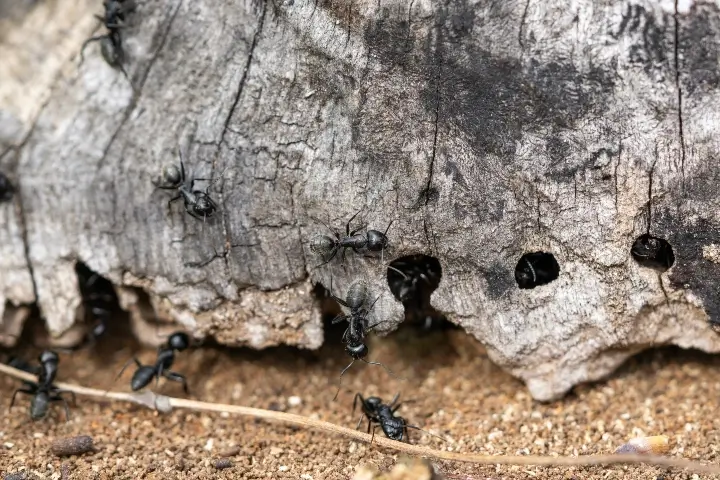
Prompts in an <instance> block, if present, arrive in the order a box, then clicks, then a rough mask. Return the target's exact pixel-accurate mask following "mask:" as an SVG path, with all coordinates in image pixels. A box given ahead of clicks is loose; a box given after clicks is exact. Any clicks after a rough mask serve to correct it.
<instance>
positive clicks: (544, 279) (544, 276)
mask: <svg viewBox="0 0 720 480" xmlns="http://www.w3.org/2000/svg"><path fill="white" fill-rule="evenodd" d="M559 275H560V265H558V263H557V260H555V256H554V255H553V254H552V253H545V252H532V253H526V254H524V255H523V256H522V257H520V260H519V261H518V263H517V266H516V267H515V281H516V282H517V284H518V287H519V288H522V289H529V288H535V287H539V286H540V285H547V284H548V283H550V282H552V281H553V280H555V279H556V278H558V276H559Z"/></svg>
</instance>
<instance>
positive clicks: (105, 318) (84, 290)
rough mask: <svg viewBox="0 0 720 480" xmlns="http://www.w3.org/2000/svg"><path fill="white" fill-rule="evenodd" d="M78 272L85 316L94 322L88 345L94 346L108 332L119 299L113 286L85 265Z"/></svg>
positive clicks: (80, 266)
mask: <svg viewBox="0 0 720 480" xmlns="http://www.w3.org/2000/svg"><path fill="white" fill-rule="evenodd" d="M76 271H77V274H78V280H79V284H80V293H81V295H82V299H83V308H84V310H85V315H86V317H88V318H90V319H91V321H92V322H93V327H92V330H91V331H90V334H89V335H88V337H87V339H88V342H87V343H89V344H94V343H95V342H96V341H97V339H98V338H100V337H101V336H102V335H103V334H104V333H105V331H106V330H107V326H108V324H109V322H110V318H111V317H112V312H113V309H114V307H115V305H116V304H117V297H116V296H115V292H114V290H113V287H112V284H111V283H110V282H109V281H108V280H106V279H105V278H103V277H101V276H100V275H98V274H97V273H95V272H93V271H92V270H90V269H89V268H87V267H86V266H85V265H84V264H78V266H77V267H76Z"/></svg>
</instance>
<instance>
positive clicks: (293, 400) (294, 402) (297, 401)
mask: <svg viewBox="0 0 720 480" xmlns="http://www.w3.org/2000/svg"><path fill="white" fill-rule="evenodd" d="M287 401H288V405H290V406H291V407H299V406H300V405H302V398H300V397H298V396H296V395H293V396H292V397H288V400H287Z"/></svg>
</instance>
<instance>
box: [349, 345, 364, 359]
mask: <svg viewBox="0 0 720 480" xmlns="http://www.w3.org/2000/svg"><path fill="white" fill-rule="evenodd" d="M345 352H347V354H348V355H350V356H351V357H352V358H354V359H356V360H357V359H358V358H365V357H367V354H368V348H367V346H366V345H365V344H364V343H359V344H357V345H346V346H345Z"/></svg>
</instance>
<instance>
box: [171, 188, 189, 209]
mask: <svg viewBox="0 0 720 480" xmlns="http://www.w3.org/2000/svg"><path fill="white" fill-rule="evenodd" d="M181 198H182V193H181V194H179V195H178V196H177V197H173V198H171V199H170V200H168V213H172V203H173V202H174V201H176V200H180V199H181ZM186 210H187V208H186Z"/></svg>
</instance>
